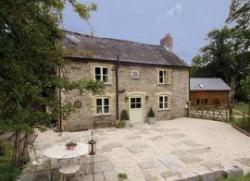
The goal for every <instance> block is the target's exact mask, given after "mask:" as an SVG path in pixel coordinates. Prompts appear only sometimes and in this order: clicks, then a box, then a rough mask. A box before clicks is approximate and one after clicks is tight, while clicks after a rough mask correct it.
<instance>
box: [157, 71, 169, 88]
mask: <svg viewBox="0 0 250 181" xmlns="http://www.w3.org/2000/svg"><path fill="white" fill-rule="evenodd" d="M160 72H163V82H160ZM164 72H165V76H164ZM167 76H168V71H167V70H164V69H160V70H158V84H167V82H168V77H167Z"/></svg>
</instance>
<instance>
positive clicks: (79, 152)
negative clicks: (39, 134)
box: [44, 143, 88, 160]
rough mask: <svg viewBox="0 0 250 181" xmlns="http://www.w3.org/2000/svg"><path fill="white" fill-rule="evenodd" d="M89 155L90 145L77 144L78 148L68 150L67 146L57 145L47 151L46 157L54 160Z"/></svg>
mask: <svg viewBox="0 0 250 181" xmlns="http://www.w3.org/2000/svg"><path fill="white" fill-rule="evenodd" d="M86 154H88V144H86V143H77V145H76V147H75V148H74V149H72V150H68V149H67V148H66V146H65V145H55V146H52V147H50V148H48V149H46V150H45V152H44V155H45V156H46V157H48V158H52V159H58V160H62V159H71V158H77V157H81V156H83V155H86Z"/></svg>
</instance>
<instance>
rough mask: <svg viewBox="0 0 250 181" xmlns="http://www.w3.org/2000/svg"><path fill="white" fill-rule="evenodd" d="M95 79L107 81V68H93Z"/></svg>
mask: <svg viewBox="0 0 250 181" xmlns="http://www.w3.org/2000/svg"><path fill="white" fill-rule="evenodd" d="M95 80H96V81H102V82H104V83H109V75H108V68H106V67H96V68H95Z"/></svg>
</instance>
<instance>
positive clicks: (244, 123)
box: [232, 117, 250, 132]
mask: <svg viewBox="0 0 250 181" xmlns="http://www.w3.org/2000/svg"><path fill="white" fill-rule="evenodd" d="M232 124H234V125H236V126H238V127H240V128H242V129H244V130H245V131H247V132H250V118H245V119H243V118H242V117H234V118H233V122H232Z"/></svg>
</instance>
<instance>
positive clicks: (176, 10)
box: [164, 2, 183, 19]
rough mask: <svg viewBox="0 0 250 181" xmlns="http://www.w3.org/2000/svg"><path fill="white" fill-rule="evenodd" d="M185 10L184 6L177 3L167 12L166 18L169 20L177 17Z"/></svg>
mask: <svg viewBox="0 0 250 181" xmlns="http://www.w3.org/2000/svg"><path fill="white" fill-rule="evenodd" d="M182 10H183V6H182V5H181V3H179V2H177V3H175V5H174V6H173V7H172V8H171V9H169V10H168V11H167V13H166V14H165V15H164V18H165V19H167V18H169V17H175V15H176V14H180V13H181V12H182Z"/></svg>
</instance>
